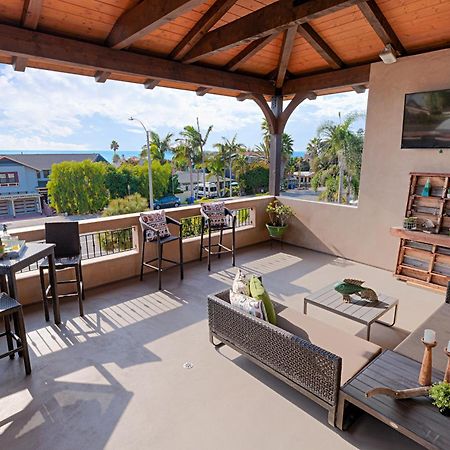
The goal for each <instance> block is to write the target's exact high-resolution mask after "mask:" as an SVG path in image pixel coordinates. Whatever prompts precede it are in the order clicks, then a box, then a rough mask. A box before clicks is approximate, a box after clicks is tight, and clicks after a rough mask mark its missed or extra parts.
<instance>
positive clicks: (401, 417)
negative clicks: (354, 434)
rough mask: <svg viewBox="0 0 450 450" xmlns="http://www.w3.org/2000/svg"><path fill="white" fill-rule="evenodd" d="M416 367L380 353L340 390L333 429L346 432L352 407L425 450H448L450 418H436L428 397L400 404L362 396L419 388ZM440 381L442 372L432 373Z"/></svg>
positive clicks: (392, 354) (390, 353)
mask: <svg viewBox="0 0 450 450" xmlns="http://www.w3.org/2000/svg"><path fill="white" fill-rule="evenodd" d="M420 366H421V364H420V363H419V362H417V361H415V360H413V359H411V358H408V357H407V356H403V355H400V354H399V353H396V352H393V351H391V350H386V351H384V352H383V353H381V355H379V356H377V357H376V358H375V359H374V360H373V361H372V362H370V363H369V364H368V365H367V366H366V367H364V369H362V370H361V371H360V372H359V373H358V374H356V375H355V376H354V377H353V378H351V379H350V380H349V381H347V383H345V384H344V386H342V388H341V390H340V392H339V403H338V410H337V420H336V426H337V427H338V428H339V429H341V430H343V429H346V428H348V426H349V425H350V424H351V421H352V419H353V418H354V417H355V413H356V412H357V410H356V411H355V407H356V408H357V409H358V410H363V411H365V412H367V413H368V414H370V415H372V416H373V417H375V418H377V419H378V420H381V421H382V422H384V423H385V424H387V425H389V426H390V427H392V428H394V430H396V431H398V432H399V433H401V434H403V435H404V436H407V437H408V438H410V439H412V440H413V441H416V442H417V443H419V444H420V445H422V446H423V447H425V448H427V449H433V450H437V449H439V450H444V449H445V450H448V449H449V448H450V417H445V416H443V415H442V414H440V413H439V411H438V409H437V408H436V407H435V406H433V405H432V402H431V400H430V399H429V398H428V397H416V398H408V399H404V400H396V399H394V398H391V397H388V396H386V395H377V396H374V397H371V398H367V397H366V392H367V391H369V390H370V389H373V388H376V387H388V388H391V389H394V390H399V389H409V388H415V387H419V385H418V382H417V380H418V377H419V372H420ZM443 377H444V374H443V373H442V372H440V371H438V370H433V375H432V379H433V382H437V381H442V379H443ZM352 409H353V412H352ZM352 416H353V417H352Z"/></svg>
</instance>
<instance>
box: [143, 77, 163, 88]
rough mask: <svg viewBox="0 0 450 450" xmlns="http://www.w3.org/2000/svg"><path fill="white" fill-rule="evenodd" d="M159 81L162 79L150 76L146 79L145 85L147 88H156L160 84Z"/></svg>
mask: <svg viewBox="0 0 450 450" xmlns="http://www.w3.org/2000/svg"><path fill="white" fill-rule="evenodd" d="M159 82H160V80H154V79H152V78H149V79H148V80H145V83H144V87H145V89H155V87H156V86H158V84H159Z"/></svg>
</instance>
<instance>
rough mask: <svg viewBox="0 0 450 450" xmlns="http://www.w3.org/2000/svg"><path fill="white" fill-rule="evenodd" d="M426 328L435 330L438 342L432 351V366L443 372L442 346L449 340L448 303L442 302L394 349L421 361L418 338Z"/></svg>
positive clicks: (445, 362) (449, 312) (421, 346)
mask: <svg viewBox="0 0 450 450" xmlns="http://www.w3.org/2000/svg"><path fill="white" fill-rule="evenodd" d="M427 328H428V329H430V330H434V331H436V340H437V342H438V345H437V347H436V348H435V351H434V352H433V367H434V368H435V369H438V370H440V371H442V372H445V369H446V365H447V357H446V356H445V354H444V352H443V348H444V347H445V346H446V345H447V344H448V341H450V305H449V304H448V303H444V304H443V305H442V306H441V307H440V308H439V309H437V310H436V312H434V313H433V314H432V315H431V316H430V317H428V319H426V320H425V321H424V322H423V323H422V324H421V325H420V326H419V327H417V328H416V329H415V330H414V331H413V332H412V333H411V334H410V335H409V336H408V337H407V338H406V339H405V340H404V341H403V342H401V343H400V344H399V345H398V346H397V347H396V348H395V351H396V352H397V353H400V354H402V355H404V356H408V357H409V358H412V359H415V360H416V361H419V362H420V361H422V357H423V344H422V342H421V340H420V339H421V338H422V337H423V331H424V330H425V329H427Z"/></svg>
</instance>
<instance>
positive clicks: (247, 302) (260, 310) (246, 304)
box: [230, 291, 267, 321]
mask: <svg viewBox="0 0 450 450" xmlns="http://www.w3.org/2000/svg"><path fill="white" fill-rule="evenodd" d="M230 303H231V305H233V306H235V307H236V308H239V309H241V310H242V311H245V312H246V313H248V314H250V315H252V316H255V317H257V318H258V319H261V320H266V321H267V315H266V310H265V308H264V303H263V302H262V301H260V300H255V299H254V298H252V297H248V296H247V295H244V294H236V293H234V292H233V291H230Z"/></svg>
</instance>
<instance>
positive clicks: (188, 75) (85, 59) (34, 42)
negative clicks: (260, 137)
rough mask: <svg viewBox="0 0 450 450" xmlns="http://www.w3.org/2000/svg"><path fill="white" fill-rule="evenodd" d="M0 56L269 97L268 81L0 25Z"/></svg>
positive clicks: (271, 88) (270, 86) (270, 87)
mask: <svg viewBox="0 0 450 450" xmlns="http://www.w3.org/2000/svg"><path fill="white" fill-rule="evenodd" d="M0 52H1V53H4V54H6V55H9V56H20V57H25V58H33V59H36V60H41V61H47V62H52V63H57V64H62V65H65V66H69V67H72V68H77V67H78V68H84V69H91V70H95V71H99V70H100V71H105V72H111V73H114V74H123V75H133V76H141V77H145V78H152V79H157V80H169V81H175V82H184V83H189V84H193V85H196V86H205V87H210V88H221V89H229V90H233V91H240V92H257V93H261V94H265V95H272V94H273V92H274V88H273V86H272V85H271V83H270V81H269V80H264V79H262V78H258V77H254V76H250V75H243V74H237V73H230V72H225V71H223V70H218V69H212V68H209V67H199V66H193V65H187V64H182V63H181V62H176V61H169V60H167V59H163V58H157V57H154V56H147V55H141V54H137V53H132V52H129V51H122V52H118V51H116V50H113V49H110V48H107V47H104V46H101V45H98V44H92V43H88V42H82V41H77V40H75V39H71V38H62V37H59V36H53V35H49V34H46V33H41V32H37V31H30V30H25V29H23V28H19V27H14V26H10V25H3V24H0Z"/></svg>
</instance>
